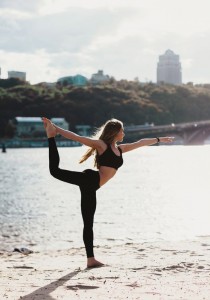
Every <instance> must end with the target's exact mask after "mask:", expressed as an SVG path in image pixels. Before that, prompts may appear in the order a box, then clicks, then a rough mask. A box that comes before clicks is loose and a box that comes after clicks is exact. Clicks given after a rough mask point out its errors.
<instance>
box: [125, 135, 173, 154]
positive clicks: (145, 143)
mask: <svg viewBox="0 0 210 300" xmlns="http://www.w3.org/2000/svg"><path fill="white" fill-rule="evenodd" d="M173 140H174V137H170V136H165V137H159V138H147V139H141V140H139V141H137V142H134V143H127V144H121V145H119V147H120V149H121V150H122V152H128V151H131V150H135V149H137V148H139V147H143V146H150V145H154V144H157V143H159V142H160V143H170V142H172V141H173Z"/></svg>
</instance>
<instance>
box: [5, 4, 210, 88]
mask: <svg viewBox="0 0 210 300" xmlns="http://www.w3.org/2000/svg"><path fill="white" fill-rule="evenodd" d="M209 11H210V1H209V0H200V1H198V0H193V1H191V0H184V1H183V0H176V1H168V0H158V1H157V0H147V1H142V0H104V1H103V2H102V1H98V0H89V1H87V0H75V1H72V0H36V1H34V0H27V1H25V0H15V1H14V0H1V1H0V23H1V26H0V67H1V73H2V74H1V78H7V72H8V71H11V70H14V71H23V72H26V73H27V80H28V81H30V83H32V84H34V83H37V82H41V81H47V82H55V81H56V80H57V79H58V78H60V77H64V76H67V75H76V74H82V75H84V76H86V77H88V78H90V77H91V75H92V74H93V73H96V72H97V71H98V70H99V69H102V70H104V74H108V75H110V76H113V77H115V79H117V80H120V79H127V80H133V79H134V78H136V77H138V78H139V80H140V81H143V82H144V81H153V82H156V69H157V63H158V59H159V55H161V54H163V53H165V51H166V50H167V49H171V50H173V51H174V52H175V53H176V54H178V55H179V56H180V62H181V65H182V76H183V83H187V82H189V81H192V82H194V83H210V20H209Z"/></svg>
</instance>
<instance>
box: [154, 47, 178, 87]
mask: <svg viewBox="0 0 210 300" xmlns="http://www.w3.org/2000/svg"><path fill="white" fill-rule="evenodd" d="M157 83H158V84H160V83H169V84H175V85H177V84H182V70H181V63H180V61H179V55H177V54H175V53H174V52H173V51H172V50H167V51H166V52H165V54H163V55H160V56H159V62H158V64H157Z"/></svg>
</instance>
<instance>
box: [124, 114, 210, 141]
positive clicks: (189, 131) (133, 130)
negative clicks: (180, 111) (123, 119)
mask: <svg viewBox="0 0 210 300" xmlns="http://www.w3.org/2000/svg"><path fill="white" fill-rule="evenodd" d="M125 134H126V137H127V138H126V139H127V141H130V142H131V141H135V140H139V139H141V138H147V137H156V136H174V137H175V143H176V141H177V143H179V142H180V144H184V145H202V144H204V142H205V140H206V139H207V138H210V120H206V121H199V122H189V123H178V124H174V123H172V124H169V125H157V126H156V125H136V126H135V125H134V126H127V127H125Z"/></svg>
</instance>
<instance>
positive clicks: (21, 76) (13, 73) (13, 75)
mask: <svg viewBox="0 0 210 300" xmlns="http://www.w3.org/2000/svg"><path fill="white" fill-rule="evenodd" d="M8 78H18V79H20V80H23V81H26V72H19V71H8Z"/></svg>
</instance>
